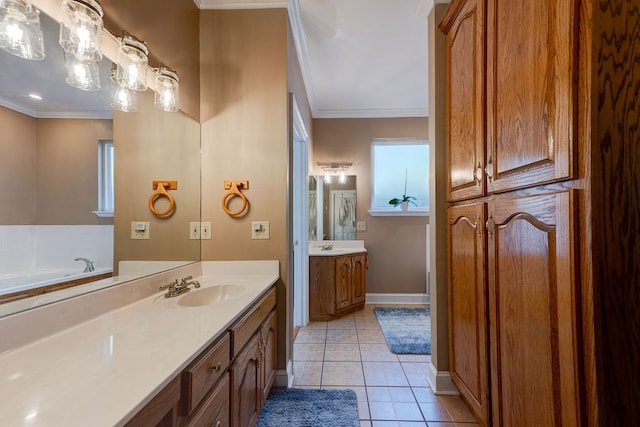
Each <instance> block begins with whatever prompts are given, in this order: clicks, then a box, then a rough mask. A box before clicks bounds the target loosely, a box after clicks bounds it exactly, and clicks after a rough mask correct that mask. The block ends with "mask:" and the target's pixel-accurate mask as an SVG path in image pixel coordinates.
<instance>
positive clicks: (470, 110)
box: [446, 0, 485, 200]
mask: <svg viewBox="0 0 640 427" xmlns="http://www.w3.org/2000/svg"><path fill="white" fill-rule="evenodd" d="M483 30H484V2H483V0H477V1H475V0H469V1H467V2H465V5H464V6H463V7H462V10H461V11H460V12H459V14H458V16H457V18H456V19H455V20H454V22H453V24H452V25H451V27H450V28H447V29H446V31H447V34H446V43H447V52H446V55H447V56H446V61H447V69H448V76H449V84H448V85H447V102H448V106H449V108H448V110H447V124H448V126H447V128H448V135H447V137H448V144H447V156H448V157H447V158H448V166H449V169H448V170H449V175H448V181H449V200H461V199H466V198H472V197H476V196H480V195H482V194H483V193H484V190H485V189H484V185H485V181H484V179H483V177H484V173H483V168H484V164H485V159H484V153H485V143H484V138H485V131H484V103H485V98H484V68H485V67H484V34H483ZM476 172H479V174H478V176H477V177H476Z"/></svg>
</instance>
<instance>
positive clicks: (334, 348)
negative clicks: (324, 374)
mask: <svg viewBox="0 0 640 427" xmlns="http://www.w3.org/2000/svg"><path fill="white" fill-rule="evenodd" d="M324 360H325V361H329V362H337V361H344V362H356V361H360V348H359V347H358V344H353V343H348V344H341V343H332V342H328V343H327V344H326V348H325V353H324Z"/></svg>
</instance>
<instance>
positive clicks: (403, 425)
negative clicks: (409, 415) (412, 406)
mask: <svg viewBox="0 0 640 427" xmlns="http://www.w3.org/2000/svg"><path fill="white" fill-rule="evenodd" d="M372 427H427V423H425V422H420V421H373V425H372Z"/></svg>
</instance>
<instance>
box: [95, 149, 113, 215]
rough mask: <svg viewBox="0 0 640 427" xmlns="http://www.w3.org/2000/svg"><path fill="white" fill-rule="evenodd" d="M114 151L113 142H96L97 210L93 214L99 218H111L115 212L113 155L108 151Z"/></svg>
mask: <svg viewBox="0 0 640 427" xmlns="http://www.w3.org/2000/svg"><path fill="white" fill-rule="evenodd" d="M110 149H111V150H113V149H114V145H113V140H111V139H101V140H99V141H98V210H97V211H93V213H94V214H95V215H96V216H98V217H101V218H109V217H113V213H114V211H115V182H114V177H113V174H111V176H109V175H110V174H109V171H111V170H113V166H114V165H113V162H114V157H115V156H114V155H113V154H109V151H110Z"/></svg>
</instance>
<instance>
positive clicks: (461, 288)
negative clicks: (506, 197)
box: [448, 203, 489, 425]
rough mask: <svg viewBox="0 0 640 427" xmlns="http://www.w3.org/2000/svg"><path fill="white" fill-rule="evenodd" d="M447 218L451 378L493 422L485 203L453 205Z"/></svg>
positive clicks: (476, 410)
mask: <svg viewBox="0 0 640 427" xmlns="http://www.w3.org/2000/svg"><path fill="white" fill-rule="evenodd" d="M448 221H449V238H448V243H449V245H448V250H449V336H450V340H451V341H450V343H451V351H450V353H449V358H450V368H451V379H452V380H453V382H454V384H455V385H456V387H458V390H459V391H460V394H461V395H462V397H463V398H464V399H465V401H466V402H467V403H468V404H469V407H470V408H471V410H472V411H473V412H474V413H475V415H476V416H477V417H478V418H480V420H482V422H483V423H484V424H485V425H488V424H489V353H488V350H487V346H488V325H487V303H486V300H487V295H486V281H485V268H486V261H485V239H484V233H483V231H482V230H483V229H484V224H485V221H486V218H485V209H484V203H477V204H473V205H466V206H456V207H452V208H449V212H448Z"/></svg>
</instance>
